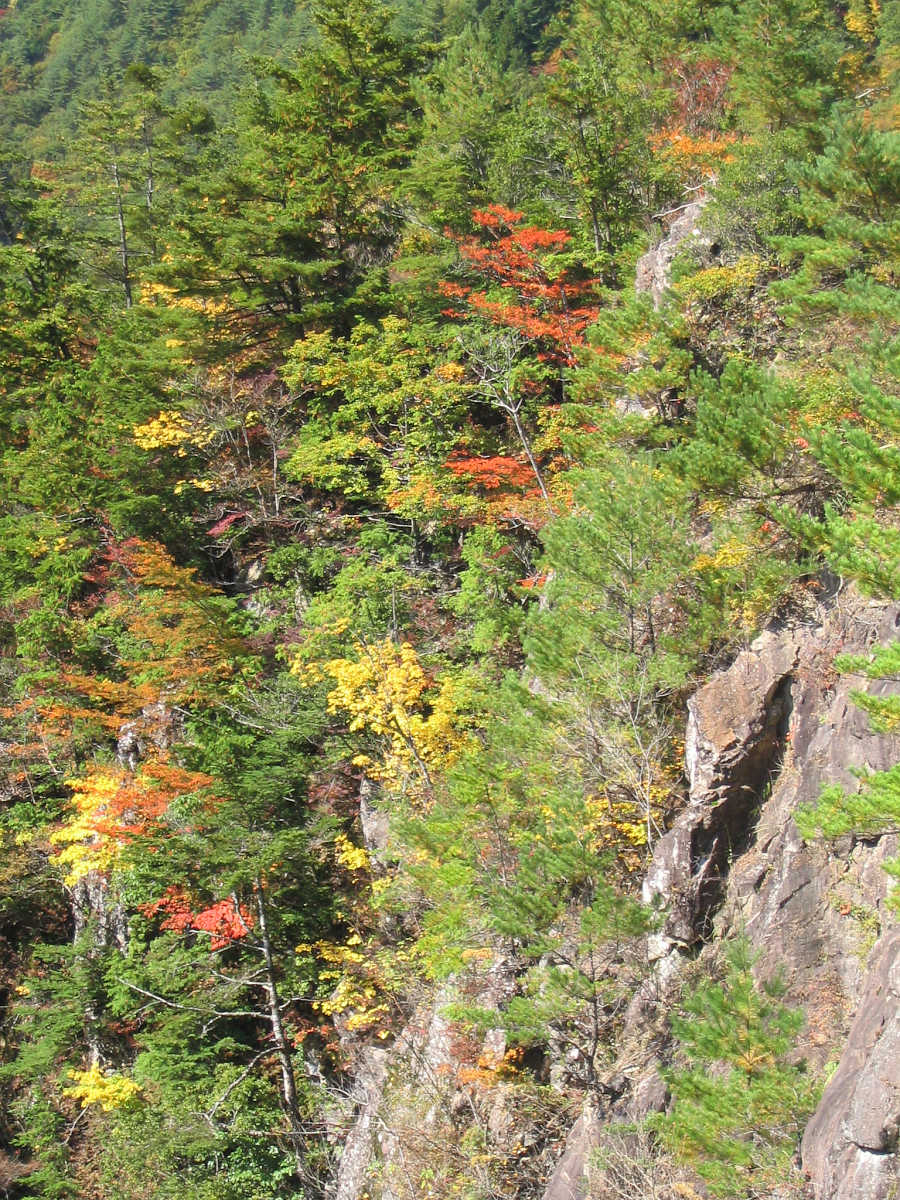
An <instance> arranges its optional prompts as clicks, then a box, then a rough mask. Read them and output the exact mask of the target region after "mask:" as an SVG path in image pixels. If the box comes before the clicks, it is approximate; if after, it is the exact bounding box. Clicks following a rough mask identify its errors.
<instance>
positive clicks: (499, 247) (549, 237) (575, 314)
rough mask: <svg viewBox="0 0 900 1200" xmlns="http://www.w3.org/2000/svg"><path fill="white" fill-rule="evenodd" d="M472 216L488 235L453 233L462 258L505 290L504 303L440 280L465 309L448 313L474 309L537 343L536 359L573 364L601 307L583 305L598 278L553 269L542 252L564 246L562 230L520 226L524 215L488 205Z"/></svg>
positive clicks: (567, 237) (461, 313) (567, 239)
mask: <svg viewBox="0 0 900 1200" xmlns="http://www.w3.org/2000/svg"><path fill="white" fill-rule="evenodd" d="M472 220H473V221H474V223H475V224H476V225H477V226H479V227H480V228H481V229H482V230H483V231H484V233H485V234H486V235H487V239H488V240H487V241H484V240H482V239H481V238H479V237H468V238H460V237H456V236H454V235H453V234H449V236H451V237H453V240H454V241H455V242H456V244H457V246H458V248H459V252H460V255H461V256H462V258H463V260H464V261H465V262H466V263H467V264H468V265H469V266H470V267H473V268H475V269H476V270H477V271H478V272H479V273H480V274H481V275H483V276H485V278H487V279H489V280H491V281H492V282H494V283H497V284H499V285H500V286H501V287H503V288H506V289H508V290H509V291H510V292H511V293H512V296H511V297H510V300H509V301H508V302H506V303H501V302H499V301H496V300H491V299H490V298H489V297H488V296H486V295H485V294H484V293H483V292H479V291H476V290H475V289H473V288H470V287H466V286H464V285H462V284H458V283H449V282H444V283H442V284H441V285H440V291H441V294H442V295H444V296H447V297H448V298H450V299H453V300H460V301H465V302H466V303H467V305H468V313H466V312H465V311H460V310H456V309H447V310H446V313H447V315H449V316H455V317H459V316H465V315H471V313H478V314H480V315H481V316H484V317H487V318H488V320H489V321H490V322H491V323H492V324H494V325H498V326H502V327H505V328H508V329H517V330H519V332H520V333H523V334H525V336H526V337H527V338H528V339H529V341H532V342H534V343H535V344H536V345H537V347H538V355H537V356H538V358H539V359H542V360H544V361H550V362H555V363H557V364H559V365H561V366H572V365H573V364H574V361H575V351H576V350H577V349H578V348H579V347H580V346H583V345H584V342H585V339H584V331H585V330H586V329H587V327H588V326H589V325H591V324H593V322H594V321H595V320H596V319H597V316H598V314H599V311H600V310H599V305H598V304H596V303H585V301H586V300H588V299H589V297H590V296H591V295H592V293H593V292H594V291H595V289H596V287H597V283H598V281H597V280H596V279H577V278H575V277H574V276H573V275H572V272H571V271H569V270H567V269H566V270H562V271H554V270H552V268H551V267H550V266H548V265H547V264H545V263H544V262H543V261H542V259H541V255H542V254H543V255H547V254H555V253H560V252H561V251H563V250H565V249H566V247H567V246H568V244H569V242H570V241H571V237H570V235H569V234H568V233H566V232H565V231H563V230H548V229H539V228H537V227H536V226H534V225H522V220H523V215H522V213H519V212H515V211H513V210H512V209H508V208H503V207H502V206H501V205H499V204H492V205H490V206H489V207H488V208H487V209H486V210H484V211H479V210H476V211H475V212H474V213H473V214H472Z"/></svg>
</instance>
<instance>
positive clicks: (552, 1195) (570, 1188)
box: [543, 1109, 601, 1200]
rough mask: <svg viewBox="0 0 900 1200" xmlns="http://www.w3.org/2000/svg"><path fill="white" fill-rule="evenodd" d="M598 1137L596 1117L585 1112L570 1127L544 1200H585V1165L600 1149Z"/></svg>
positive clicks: (598, 1125) (586, 1167)
mask: <svg viewBox="0 0 900 1200" xmlns="http://www.w3.org/2000/svg"><path fill="white" fill-rule="evenodd" d="M600 1135H601V1126H600V1121H599V1120H598V1118H597V1115H596V1113H594V1112H592V1111H591V1110H590V1109H585V1111H584V1112H583V1113H582V1114H581V1116H580V1117H579V1118H578V1120H577V1121H576V1122H575V1124H574V1125H573V1127H572V1132H571V1133H570V1134H569V1137H568V1140H567V1141H566V1148H565V1150H564V1151H563V1154H562V1157H561V1158H560V1160H559V1163H558V1164H557V1167H556V1170H555V1171H554V1172H553V1175H552V1177H551V1179H550V1182H549V1183H548V1184H547V1188H546V1190H545V1192H544V1197H543V1200H586V1198H587V1194H588V1178H587V1169H588V1163H589V1160H590V1157H591V1153H592V1152H593V1151H594V1150H596V1149H597V1147H598V1146H599V1145H600V1140H601V1136H600Z"/></svg>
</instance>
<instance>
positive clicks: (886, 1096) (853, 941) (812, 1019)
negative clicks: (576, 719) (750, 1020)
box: [337, 587, 900, 1200]
mask: <svg viewBox="0 0 900 1200" xmlns="http://www.w3.org/2000/svg"><path fill="white" fill-rule="evenodd" d="M898 627H900V609H898V608H897V607H889V606H885V605H881V604H872V603H867V602H865V601H863V600H861V599H860V598H859V597H856V596H854V595H848V594H847V593H846V592H842V591H840V590H838V589H837V587H835V588H834V590H833V592H832V593H831V594H826V595H825V596H824V597H821V596H820V598H819V599H818V600H817V601H816V602H815V603H812V604H811V605H810V606H809V608H808V610H807V612H806V614H805V615H804V616H803V617H795V618H794V619H793V620H791V621H788V622H785V623H782V624H775V625H772V626H771V627H770V628H769V629H767V630H766V631H765V632H763V633H762V634H761V635H760V636H759V637H758V638H757V639H756V640H755V641H754V642H753V643H752V644H751V645H750V646H748V647H747V648H746V649H744V650H742V651H741V652H740V653H738V654H737V656H736V657H735V658H734V660H733V662H731V664H730V665H729V666H728V667H727V668H725V669H723V670H720V671H719V672H717V673H716V674H714V675H713V676H712V677H711V678H710V679H709V680H708V682H707V683H706V684H705V685H704V686H702V687H701V688H700V689H699V690H698V691H697V692H696V693H695V694H694V695H693V696H692V697H691V699H690V701H689V704H688V721H687V730H686V752H685V753H686V762H685V767H686V774H687V776H688V780H689V784H690V790H689V800H688V803H687V805H686V807H685V808H684V810H683V811H682V812H681V813H680V815H679V816H678V817H677V819H676V820H675V822H674V824H673V825H672V827H671V828H670V829H669V830H668V832H667V833H666V834H665V835H664V836H663V837H662V838H661V839H660V840H659V842H658V843H657V845H656V847H655V849H654V853H653V856H652V861H651V862H650V864H649V868H648V870H647V872H646V876H645V879H644V895H645V898H646V899H647V900H648V901H651V902H654V903H656V904H658V905H659V906H660V908H661V910H662V912H663V913H664V920H663V923H662V925H661V927H660V928H659V929H658V930H657V931H656V932H655V933H654V934H652V935H651V936H650V938H649V939H648V944H647V954H648V959H649V964H650V968H649V974H648V977H647V981H646V982H645V984H644V985H643V987H642V988H641V989H640V990H639V991H638V993H637V994H636V995H635V996H634V998H633V1000H632V1002H631V1005H630V1008H629V1012H628V1015H627V1018H626V1020H625V1023H624V1028H623V1030H622V1034H621V1038H620V1043H619V1056H618V1061H617V1062H616V1063H615V1065H614V1066H613V1068H612V1070H610V1071H609V1072H608V1074H607V1076H606V1078H605V1080H604V1082H603V1089H602V1090H603V1094H604V1095H605V1096H606V1097H607V1099H606V1102H605V1103H599V1104H598V1103H597V1102H591V1103H590V1104H588V1105H587V1106H586V1107H585V1108H584V1110H583V1111H582V1112H581V1115H580V1116H578V1117H577V1120H576V1121H575V1124H574V1127H572V1128H571V1130H570V1133H569V1135H568V1138H567V1140H566V1142H565V1146H564V1147H563V1148H562V1149H560V1147H561V1142H560V1135H561V1133H564V1129H561V1128H560V1127H558V1126H557V1125H554V1126H553V1128H550V1127H549V1126H548V1127H543V1128H542V1127H541V1121H540V1118H537V1119H536V1118H535V1115H534V1114H533V1113H531V1114H528V1115H526V1114H525V1113H524V1112H523V1111H522V1109H521V1108H520V1107H519V1105H518V1102H517V1100H516V1098H515V1094H514V1093H515V1089H514V1088H511V1087H510V1086H508V1085H506V1084H504V1083H502V1078H501V1077H499V1076H497V1077H495V1084H494V1086H493V1087H492V1088H489V1089H487V1091H485V1089H484V1088H482V1089H475V1090H473V1089H472V1088H467V1087H466V1085H465V1081H466V1080H467V1079H468V1080H471V1079H472V1078H474V1076H475V1075H477V1073H478V1071H479V1069H480V1068H483V1067H484V1066H485V1065H486V1059H488V1058H491V1057H492V1056H493V1058H496V1059H498V1060H499V1059H502V1058H503V1054H504V1051H505V1049H506V1047H505V1043H504V1042H503V1038H502V1034H501V1033H500V1032H499V1030H498V1031H495V1032H494V1033H493V1034H490V1033H489V1034H488V1036H487V1037H486V1038H484V1039H483V1040H481V1041H479V1040H476V1041H474V1042H472V1041H469V1042H466V1041H465V1039H463V1038H460V1037H459V1035H458V1033H457V1032H455V1031H454V1029H453V1027H452V1024H451V1023H448V1022H447V1021H446V1020H445V1019H444V1017H443V1016H442V1012H443V1011H444V1010H445V1008H446V1004H447V1002H448V999H452V996H450V995H449V994H444V993H442V994H441V995H440V996H438V997H436V998H431V999H428V998H423V1001H422V1003H421V1005H420V1007H419V1009H418V1010H417V1013H416V1015H415V1017H414V1019H413V1020H412V1021H411V1022H410V1025H409V1028H408V1030H407V1033H406V1035H404V1037H403V1038H401V1039H400V1041H399V1042H398V1044H397V1045H396V1046H395V1047H394V1049H393V1051H392V1052H389V1053H385V1052H383V1051H374V1052H370V1053H369V1054H368V1056H367V1057H364V1059H361V1060H360V1064H359V1069H358V1076H357V1093H356V1122H355V1126H354V1128H353V1130H352V1133H351V1135H350V1138H349V1140H348V1142H347V1146H346V1151H345V1154H344V1162H343V1169H342V1171H341V1176H340V1182H339V1186H338V1192H337V1195H338V1196H339V1197H340V1200H361V1197H362V1196H364V1195H367V1194H368V1195H371V1196H378V1197H379V1200H400V1198H401V1197H402V1198H403V1200H405V1197H406V1196H407V1194H409V1195H412V1194H414V1191H415V1189H413V1191H410V1190H409V1186H407V1185H409V1180H406V1181H405V1182H404V1161H405V1159H406V1158H407V1157H409V1158H412V1159H415V1160H416V1161H419V1160H420V1159H421V1155H417V1154H416V1153H415V1150H414V1147H415V1145H416V1144H417V1143H422V1142H423V1141H424V1142H425V1143H438V1142H440V1143H442V1144H443V1145H444V1146H445V1147H446V1146H449V1145H450V1144H451V1143H452V1142H454V1140H455V1139H458V1138H459V1137H460V1136H463V1137H464V1136H474V1134H472V1133H471V1131H472V1130H481V1134H479V1136H484V1137H485V1138H486V1139H487V1140H488V1141H489V1142H491V1143H492V1144H493V1145H494V1147H495V1148H496V1146H498V1145H500V1144H504V1143H509V1144H512V1143H515V1144H516V1145H517V1146H518V1147H521V1146H522V1144H523V1143H524V1145H525V1147H526V1149H527V1148H528V1147H531V1148H532V1149H533V1150H534V1154H533V1155H532V1157H531V1158H530V1159H529V1161H528V1164H527V1170H528V1171H530V1172H531V1173H532V1180H533V1182H531V1183H529V1185H528V1186H527V1187H526V1186H525V1185H523V1189H522V1191H521V1192H520V1193H519V1194H521V1195H526V1194H527V1195H536V1196H540V1195H541V1194H542V1195H543V1200H587V1198H588V1197H591V1198H593V1200H613V1197H615V1200H636V1198H637V1197H638V1196H647V1197H651V1196H652V1197H654V1198H655V1200H669V1198H670V1197H675V1196H680V1197H690V1196H692V1195H694V1196H701V1195H703V1194H704V1193H703V1190H702V1185H700V1184H699V1183H698V1182H697V1181H693V1182H687V1181H686V1180H685V1177H684V1176H679V1177H677V1178H676V1177H674V1176H672V1177H669V1176H668V1175H664V1174H660V1171H661V1170H662V1168H660V1167H659V1166H657V1167H656V1168H654V1167H653V1165H652V1156H649V1157H648V1156H647V1155H644V1156H643V1157H642V1155H641V1153H639V1152H636V1151H635V1148H634V1145H633V1144H631V1145H630V1146H629V1148H628V1152H627V1153H625V1152H623V1150H622V1134H621V1132H620V1125H621V1122H622V1121H639V1120H641V1119H642V1118H643V1117H645V1116H646V1115H647V1114H648V1113H649V1112H652V1111H654V1110H656V1111H659V1110H662V1109H664V1108H665V1107H666V1104H667V1102H668V1097H667V1091H666V1086H665V1084H664V1082H663V1079H662V1076H661V1074H660V1069H661V1067H663V1066H664V1065H665V1063H666V1061H667V1056H668V1050H669V1043H668V1034H667V1010H668V1008H670V1007H671V1005H672V1004H673V1003H674V1001H675V1000H676V998H677V997H678V995H679V993H680V990H681V986H682V982H683V978H684V976H685V973H686V972H688V971H691V970H694V971H696V970H698V969H702V962H703V960H704V959H707V958H708V959H712V958H714V957H715V955H716V954H717V950H718V947H719V946H720V945H721V943H722V941H723V940H724V939H726V938H728V937H730V936H733V935H734V934H736V933H743V934H745V935H746V937H747V938H748V939H749V940H750V942H751V943H752V946H753V947H754V949H755V951H756V953H757V956H758V957H757V961H756V965H755V972H756V973H757V975H758V978H759V980H760V981H761V982H764V981H766V980H769V979H772V978H773V977H775V976H776V975H778V976H780V977H781V979H782V980H783V983H784V984H785V986H786V1000H787V1002H788V1003H789V1004H791V1005H792V1006H794V1007H796V1008H799V1009H801V1010H802V1012H803V1013H804V1017H805V1023H804V1027H803V1031H802V1033H801V1035H800V1037H799V1039H798V1041H797V1045H796V1047H795V1052H796V1055H797V1057H798V1058H800V1059H803V1060H805V1061H806V1062H807V1063H808V1064H809V1067H810V1070H812V1071H813V1072H815V1073H817V1075H818V1076H819V1077H820V1078H822V1079H823V1080H824V1079H827V1084H826V1086H825V1087H824V1091H823V1093H822V1096H821V1100H820V1103H819V1105H818V1108H817V1110H816V1112H815V1114H814V1116H813V1118H812V1120H811V1121H810V1122H809V1123H808V1126H807V1128H806V1131H805V1134H804V1136H803V1139H802V1146H800V1147H798V1155H799V1160H800V1163H801V1166H802V1169H803V1171H804V1172H805V1176H806V1179H807V1184H806V1187H807V1190H808V1194H809V1196H810V1197H811V1198H812V1200H890V1198H891V1197H895V1196H896V1195H897V1187H898V1181H900V1175H898V1163H900V1159H898V1155H897V1149H898V1130H900V1006H898V993H900V958H898V949H900V934H898V931H897V929H896V925H895V924H892V923H891V919H890V917H889V914H888V910H887V908H886V904H885V900H886V895H887V891H888V884H889V880H888V877H887V875H886V874H885V872H884V871H883V869H882V866H883V863H884V861H885V859H886V858H889V857H891V856H892V855H894V854H896V852H897V848H898V835H897V834H895V833H890V834H885V835H884V836H881V837H873V838H869V839H853V838H850V837H847V838H845V839H843V840H842V841H840V842H838V843H837V844H830V843H826V842H824V841H809V842H807V841H804V839H803V838H802V837H801V836H800V834H799V832H798V830H797V828H796V825H795V824H794V820H793V817H794V814H795V813H796V812H797V810H798V808H799V807H800V806H801V805H805V804H808V803H811V802H813V801H815V799H816V798H817V796H818V795H819V792H820V790H821V789H822V787H823V786H825V785H827V784H829V783H840V784H842V785H843V786H845V787H848V788H853V787H855V786H856V778H855V776H854V774H853V772H854V770H855V769H857V768H863V767H866V768H871V769H875V770H878V769H883V768H884V767H886V766H888V765H889V763H890V762H891V761H893V758H895V757H896V745H895V744H893V743H894V742H895V739H892V738H890V737H888V736H886V735H878V734H875V733H873V732H872V731H871V730H870V728H869V725H868V722H867V719H866V717H865V715H864V714H863V713H862V712H861V711H860V710H859V709H858V708H857V707H856V706H855V705H854V704H853V701H852V700H851V697H850V693H851V691H852V690H853V689H854V688H855V687H856V686H858V684H859V681H858V680H857V679H853V678H850V677H845V676H841V675H840V674H838V672H837V671H836V670H835V668H834V658H835V655H836V654H838V653H843V652H860V651H865V650H866V649H868V648H869V647H871V646H872V645H875V644H883V643H884V642H886V641H888V640H890V639H891V638H892V637H895V636H896V634H897V630H898ZM883 686H891V685H883ZM698 958H699V960H700V963H701V967H700V968H698V967H697V966H695V965H693V964H696V962H697V960H698ZM512 986H513V981H512V980H511V978H510V977H508V976H504V974H503V971H502V969H497V968H495V970H494V973H493V977H492V978H490V979H484V980H483V981H482V984H481V987H482V994H481V997H480V999H481V1002H482V1003H484V1004H487V1005H493V1006H495V1007H497V1008H502V1006H503V1004H504V1002H505V999H506V998H507V996H508V995H509V993H510V990H511V988H512ZM553 1053H554V1052H553V1048H552V1047H551V1048H548V1055H549V1058H550V1059H551V1060H552V1058H553ZM487 1065H488V1066H490V1064H487ZM494 1065H496V1064H494ZM562 1067H564V1064H562V1063H561V1064H559V1065H558V1067H557V1068H556V1069H555V1070H554V1067H553V1065H552V1062H551V1063H550V1066H549V1067H548V1064H547V1062H545V1063H544V1064H543V1069H544V1072H545V1076H546V1077H547V1078H549V1079H551V1080H552V1079H554V1078H555V1079H557V1080H562V1079H563V1078H564V1070H562V1069H561V1068H562ZM554 1120H558V1117H556V1118H554ZM570 1120H571V1118H570ZM551 1124H552V1122H551ZM466 1130H468V1131H469V1133H468V1135H467V1134H466V1133H465V1131H466ZM461 1131H463V1132H462V1134H461ZM634 1136H635V1135H632V1138H633V1137H634ZM638 1149H639V1150H640V1147H639V1148H638ZM518 1152H519V1153H520V1154H522V1153H524V1151H523V1150H521V1149H519V1151H518ZM451 1157H452V1156H451ZM470 1161H471V1160H464V1159H460V1160H458V1162H457V1164H456V1166H455V1167H454V1166H453V1165H452V1163H448V1166H447V1169H448V1170H449V1171H450V1172H451V1173H452V1172H453V1170H457V1171H459V1172H461V1173H463V1172H471V1170H472V1168H471V1166H469V1165H464V1163H466V1162H470ZM600 1161H603V1162H605V1164H606V1166H605V1167H604V1168H603V1169H600V1168H598V1166H597V1163H598V1162H600ZM623 1164H625V1166H623ZM522 1165H523V1169H524V1168H525V1163H524V1162H523V1164H522ZM626 1168H627V1169H626ZM654 1171H655V1173H654ZM542 1179H543V1181H544V1182H543V1183H542V1182H541V1180H542ZM470 1182H474V1181H472V1180H470ZM696 1189H699V1190H696ZM788 1195H790V1196H796V1195H797V1192H796V1191H791V1192H785V1194H784V1196H785V1200H786V1197H787V1196H788ZM773 1200H774V1197H773Z"/></svg>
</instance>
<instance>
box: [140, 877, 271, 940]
mask: <svg viewBox="0 0 900 1200" xmlns="http://www.w3.org/2000/svg"><path fill="white" fill-rule="evenodd" d="M141 912H142V913H143V914H144V916H145V917H155V916H158V915H159V914H160V913H165V914H166V917H165V919H164V920H163V921H162V923H161V925H160V928H161V929H172V930H174V931H175V932H176V933H189V932H190V933H208V934H210V935H211V938H210V943H209V948H210V950H224V949H225V947H226V946H230V945H231V944H232V943H233V942H237V941H240V940H241V938H245V937H246V936H247V935H248V933H249V932H250V930H251V928H252V925H253V920H252V917H251V916H250V913H249V912H248V911H247V910H246V908H245V907H244V905H243V904H240V905H237V906H236V905H235V902H234V900H233V899H232V898H231V897H228V899H227V900H218V901H217V902H216V903H215V904H212V905H210V907H209V908H204V909H203V910H202V911H201V912H194V910H193V909H192V907H191V902H190V897H189V896H188V895H187V893H186V892H183V891H181V890H180V889H179V888H175V887H170V888H167V889H166V891H165V893H164V894H163V896H162V897H161V898H160V899H159V900H155V901H154V902H153V903H152V904H144V905H141Z"/></svg>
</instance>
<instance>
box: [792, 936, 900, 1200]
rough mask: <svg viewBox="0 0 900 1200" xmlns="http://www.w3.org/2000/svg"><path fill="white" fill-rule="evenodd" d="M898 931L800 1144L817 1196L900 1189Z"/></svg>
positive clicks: (891, 1193)
mask: <svg viewBox="0 0 900 1200" xmlns="http://www.w3.org/2000/svg"><path fill="white" fill-rule="evenodd" d="M898 1142H900V930H896V929H894V930H891V931H890V932H889V933H887V934H885V936H884V937H883V938H882V939H881V941H880V942H879V944H878V946H877V947H876V949H875V952H874V954H873V955H872V960H871V962H870V964H869V970H868V973H867V975H866V981H865V989H864V992H863V996H862V1000H861V1002H860V1005H859V1010H858V1012H857V1014H856V1018H855V1020H854V1022H853V1025H852V1026H851V1029H850V1036H849V1037H848V1039H847V1044H846V1047H845V1049H844V1053H843V1054H842V1055H841V1061H840V1065H839V1066H838V1069H837V1071H836V1072H835V1073H834V1075H833V1076H832V1077H831V1079H830V1081H829V1083H828V1086H827V1087H826V1088H825V1092H824V1094H823V1096H822V1100H821V1102H820V1104H819V1107H818V1108H817V1109H816V1112H815V1113H814V1115H813V1118H812V1120H811V1121H810V1122H809V1124H808V1125H807V1127H806V1132H805V1133H804V1135H803V1144H802V1147H801V1153H802V1160H803V1165H804V1167H805V1168H806V1170H807V1171H808V1172H809V1174H810V1177H811V1178H812V1181H813V1189H814V1194H815V1196H816V1200H863V1198H864V1200H891V1198H892V1197H895V1196H896V1195H897V1192H898V1189H900V1159H898V1155H897V1150H898Z"/></svg>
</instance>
